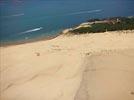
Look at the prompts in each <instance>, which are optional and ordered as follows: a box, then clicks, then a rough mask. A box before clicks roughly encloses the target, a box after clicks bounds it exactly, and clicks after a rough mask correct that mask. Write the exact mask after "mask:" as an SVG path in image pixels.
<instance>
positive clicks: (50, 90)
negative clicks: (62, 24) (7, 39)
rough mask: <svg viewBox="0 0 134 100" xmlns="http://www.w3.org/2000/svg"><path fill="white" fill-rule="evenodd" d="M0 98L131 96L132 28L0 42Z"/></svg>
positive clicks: (103, 99) (107, 99) (122, 99)
mask: <svg viewBox="0 0 134 100" xmlns="http://www.w3.org/2000/svg"><path fill="white" fill-rule="evenodd" d="M0 74H1V77H0V100H134V31H133V30H131V31H130V30H127V31H113V32H103V33H94V34H81V35H67V36H66V35H60V36H58V37H56V38H54V39H51V40H46V41H43V40H42V41H37V42H33V43H25V44H20V45H12V46H5V47H0Z"/></svg>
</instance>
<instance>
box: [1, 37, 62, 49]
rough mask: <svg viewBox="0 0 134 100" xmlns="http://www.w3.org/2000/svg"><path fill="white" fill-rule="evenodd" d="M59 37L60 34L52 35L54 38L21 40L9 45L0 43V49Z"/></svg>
mask: <svg viewBox="0 0 134 100" xmlns="http://www.w3.org/2000/svg"><path fill="white" fill-rule="evenodd" d="M59 35H60V34H58V35H54V36H45V37H39V38H36V39H28V40H22V41H19V40H18V41H14V42H9V43H0V47H9V46H15V45H22V44H27V43H35V42H40V41H47V40H51V39H54V38H56V37H58V36H59Z"/></svg>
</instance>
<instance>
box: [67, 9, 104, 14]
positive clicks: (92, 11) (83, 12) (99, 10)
mask: <svg viewBox="0 0 134 100" xmlns="http://www.w3.org/2000/svg"><path fill="white" fill-rule="evenodd" d="M101 11H102V9H97V10H90V11H80V12H74V13H68V14H65V15H79V14H86V13H95V12H101Z"/></svg>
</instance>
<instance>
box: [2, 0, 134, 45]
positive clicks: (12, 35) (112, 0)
mask: <svg viewBox="0 0 134 100" xmlns="http://www.w3.org/2000/svg"><path fill="white" fill-rule="evenodd" d="M114 16H134V0H0V42H1V43H9V42H18V41H25V40H31V39H33V40H34V39H35V40H36V39H38V38H45V37H49V36H56V35H58V34H59V33H60V32H61V31H63V30H64V29H66V28H70V27H74V26H76V25H78V24H80V23H82V22H86V21H87V20H89V19H92V18H106V17H114Z"/></svg>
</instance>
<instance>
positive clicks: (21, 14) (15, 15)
mask: <svg viewBox="0 0 134 100" xmlns="http://www.w3.org/2000/svg"><path fill="white" fill-rule="evenodd" d="M24 15H25V14H24V13H20V14H14V15H9V16H2V17H3V18H10V17H19V16H24Z"/></svg>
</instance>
